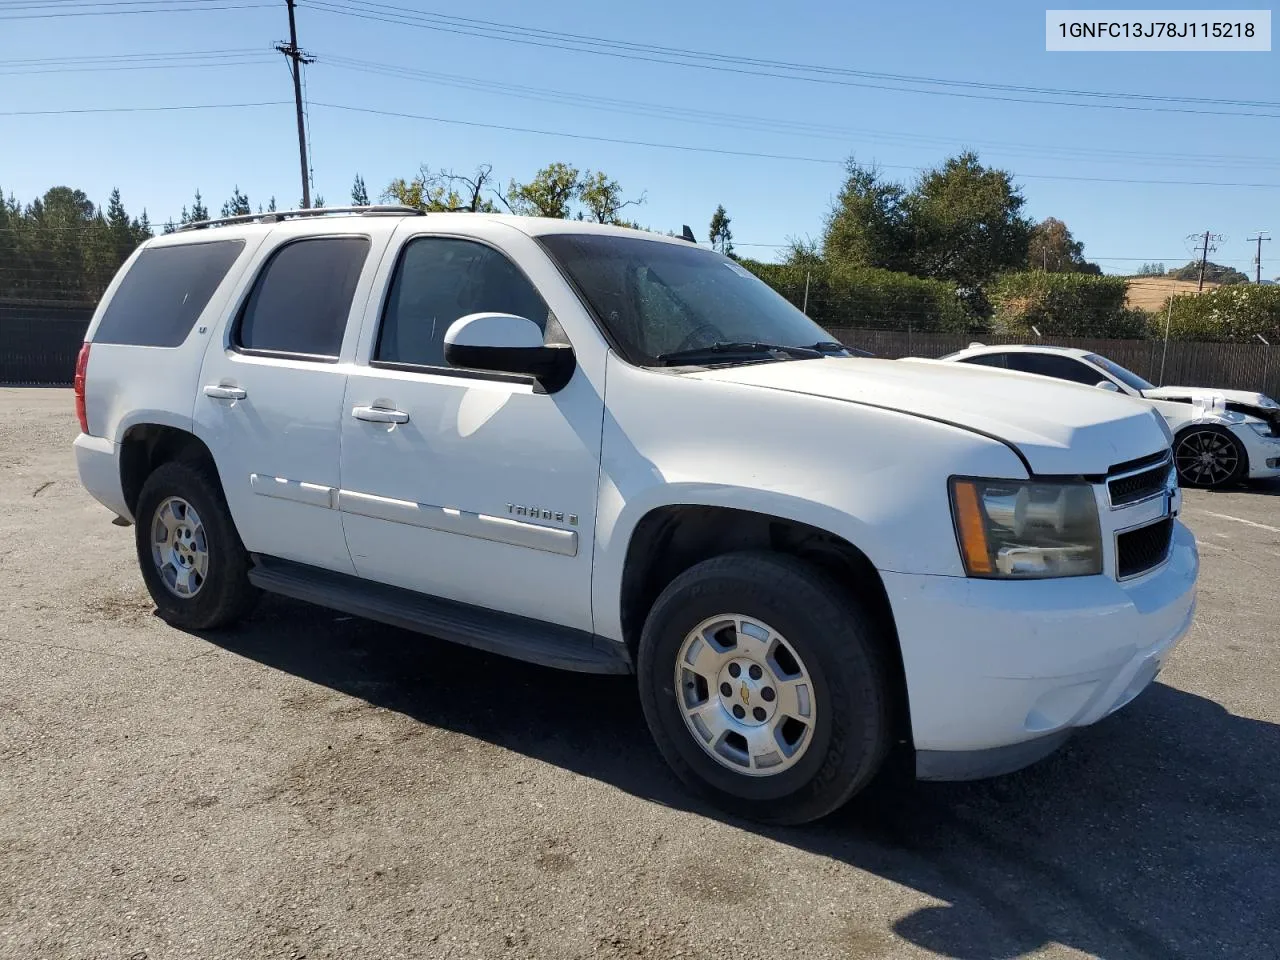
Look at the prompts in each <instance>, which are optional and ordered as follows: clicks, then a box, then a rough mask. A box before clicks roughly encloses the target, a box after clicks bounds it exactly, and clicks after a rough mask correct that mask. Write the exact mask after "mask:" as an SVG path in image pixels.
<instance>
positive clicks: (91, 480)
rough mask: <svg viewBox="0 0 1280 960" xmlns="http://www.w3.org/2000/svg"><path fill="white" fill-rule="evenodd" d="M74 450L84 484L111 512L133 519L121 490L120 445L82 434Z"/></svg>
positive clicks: (82, 483)
mask: <svg viewBox="0 0 1280 960" xmlns="http://www.w3.org/2000/svg"><path fill="white" fill-rule="evenodd" d="M74 447H75V451H76V470H77V471H78V472H79V474H80V483H81V485H82V486H83V487H84V488H85V489H86V490H88V491H89V494H90V496H92V497H93V499H95V500H97V501H98V502H99V503H100V504H102V505H103V506H104V507H106V508H107V509H108V510H111V511H112V512H114V513H115V514H116V515H117V516H119V517H123V518H124V519H126V520H132V519H133V514H132V513H130V511H129V507H128V505H127V504H126V503H125V501H124V492H123V491H122V490H121V488H120V444H118V443H114V442H112V441H111V440H109V439H107V438H105V437H91V436H89V435H88V434H85V433H82V434H80V435H79V436H78V437H76V439H75V443H74Z"/></svg>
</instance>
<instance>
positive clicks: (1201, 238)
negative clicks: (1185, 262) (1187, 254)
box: [1187, 230, 1222, 293]
mask: <svg viewBox="0 0 1280 960" xmlns="http://www.w3.org/2000/svg"><path fill="white" fill-rule="evenodd" d="M1187 239H1188V240H1195V241H1198V242H1199V243H1200V244H1201V247H1200V282H1199V284H1197V286H1196V292H1197V293H1201V292H1203V291H1204V269H1205V264H1206V263H1208V260H1209V252H1210V251H1209V242H1210V241H1213V249H1214V250H1217V249H1218V242H1219V241H1221V240H1222V235H1221V234H1217V233H1210V232H1209V231H1208V230H1206V231H1205V232H1204V233H1193V234H1191V236H1189V237H1187Z"/></svg>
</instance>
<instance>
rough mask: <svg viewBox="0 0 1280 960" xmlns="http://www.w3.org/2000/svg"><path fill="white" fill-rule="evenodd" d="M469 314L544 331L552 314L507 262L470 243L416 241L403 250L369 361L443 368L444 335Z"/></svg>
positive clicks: (489, 249) (490, 250) (432, 239)
mask: <svg viewBox="0 0 1280 960" xmlns="http://www.w3.org/2000/svg"><path fill="white" fill-rule="evenodd" d="M472 313H512V314H515V315H516V316H518V317H524V318H525V319H527V320H532V321H533V322H534V323H536V324H537V325H538V326H539V327H541V328H542V329H543V330H544V331H545V330H546V328H547V320H548V318H549V316H550V311H549V310H548V308H547V304H546V302H545V301H544V300H543V299H542V297H541V296H540V295H539V293H538V291H537V290H536V289H534V286H533V284H532V283H530V282H529V279H528V278H527V277H526V276H525V275H524V274H523V273H521V272H520V271H519V270H518V269H516V267H515V265H514V264H513V263H512V262H511V261H510V260H508V259H507V258H506V257H505V256H503V255H502V254H501V253H499V252H498V251H497V250H494V249H493V248H492V247H486V246H485V245H484V244H482V243H475V242H474V241H471V240H456V239H453V238H451V237H419V238H418V239H416V240H413V241H411V242H410V243H409V244H408V246H406V247H405V251H404V254H403V256H402V257H401V258H400V264H399V266H397V268H396V275H395V279H394V280H392V282H391V292H390V294H389V295H388V297H387V305H386V309H385V311H384V313H383V317H382V329H381V330H380V331H379V333H378V345H377V348H376V349H375V351H374V356H373V359H374V361H375V362H381V363H404V364H412V365H414V366H427V367H443V366H446V364H445V362H444V334H445V331H446V330H448V329H449V326H450V325H451V324H452V323H453V321H455V320H457V319H458V318H459V317H465V316H467V315H468V314H472Z"/></svg>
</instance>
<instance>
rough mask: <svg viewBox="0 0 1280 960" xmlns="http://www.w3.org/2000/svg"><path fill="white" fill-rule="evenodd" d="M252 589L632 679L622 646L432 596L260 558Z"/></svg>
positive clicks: (547, 662) (547, 664)
mask: <svg viewBox="0 0 1280 960" xmlns="http://www.w3.org/2000/svg"><path fill="white" fill-rule="evenodd" d="M253 559H254V566H253V568H252V569H250V570H249V581H250V582H251V583H252V584H253V585H254V586H256V587H259V588H261V589H263V590H266V591H267V592H268V593H278V594H281V595H283V596H286V597H292V598H293V599H295V600H304V601H306V602H307V603H314V604H317V605H318V606H322V607H329V608H331V609H334V610H341V611H342V612H343V613H349V614H352V615H353V616H357V617H365V618H366V619H369V620H377V621H378V622H379V623H386V624H389V625H391V626H393V627H401V628H403V629H405V630H412V631H414V632H416V633H424V634H427V635H429V636H432V637H438V638H440V639H441V640H448V641H450V642H452V643H460V644H463V645H464V646H468V647H475V648H476V649H478V650H484V651H486V652H488V653H496V654H500V655H502V656H506V657H514V658H515V659H517V660H525V661H527V662H529V663H536V664H540V665H542V666H544V667H555V668H557V669H559V670H573V671H576V672H578V673H612V674H619V673H631V672H632V666H631V658H630V656H629V655H628V654H627V651H626V649H625V648H624V647H623V646H622V645H621V644H619V643H614V642H613V641H612V640H607V639H605V638H604V637H597V636H595V635H594V634H591V633H587V632H585V631H583V630H574V629H572V628H571V627H562V626H559V625H557V624H553V623H546V622H544V621H541V620H532V619H529V618H528V617H519V616H516V615H515V614H510V613H499V612H497V611H494V610H486V609H485V608H483V607H475V606H472V605H470V604H466V603H458V602H456V601H453V600H444V599H441V598H439V597H432V596H427V595H426V594H422V593H416V592H414V591H412V590H404V589H402V588H400V587H391V586H387V585H386V584H382V583H375V582H374V581H372V580H363V579H361V578H359V577H353V576H350V575H348V574H345V573H334V572H332V571H330V570H322V569H319V568H317V567H312V566H308V565H306V564H302V563H294V562H293V561H290V560H278V559H275V558H273V557H263V556H257V555H255V556H254V558H253Z"/></svg>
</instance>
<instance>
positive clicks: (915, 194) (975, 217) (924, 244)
mask: <svg viewBox="0 0 1280 960" xmlns="http://www.w3.org/2000/svg"><path fill="white" fill-rule="evenodd" d="M1025 202H1026V201H1025V199H1024V198H1023V196H1022V192H1021V191H1020V190H1019V189H1018V188H1017V187H1016V186H1014V184H1013V179H1012V176H1011V175H1010V174H1009V173H1007V172H1006V171H1004V170H995V169H992V168H990V167H984V166H983V165H982V164H981V163H979V162H978V157H977V154H975V153H972V152H965V153H962V154H960V155H959V156H956V157H951V158H949V159H948V160H947V161H946V162H945V163H944V164H943V165H942V166H941V167H938V168H936V169H933V170H929V171H926V172H925V173H924V174H922V175H921V177H920V179H919V181H918V182H917V183H916V185H915V188H914V189H913V190H912V191H911V193H910V194H908V195H907V197H906V199H905V206H906V219H907V227H908V230H909V232H910V234H911V236H912V239H913V248H912V254H911V259H912V261H913V266H914V269H913V271H912V272H914V273H917V274H919V275H921V276H926V277H936V278H938V279H941V280H948V281H951V282H953V283H955V284H957V285H959V286H961V287H967V288H970V289H973V288H979V287H981V285H982V284H983V283H985V282H986V281H988V280H990V279H991V278H993V277H995V276H996V275H997V274H999V273H1002V272H1004V271H1007V270H1013V269H1016V268H1018V267H1020V266H1022V265H1023V264H1024V263H1026V261H1027V248H1028V244H1029V242H1030V237H1031V224H1030V222H1029V221H1028V220H1027V219H1026V218H1025V217H1024V216H1023V215H1022V207H1023V205H1024V204H1025Z"/></svg>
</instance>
